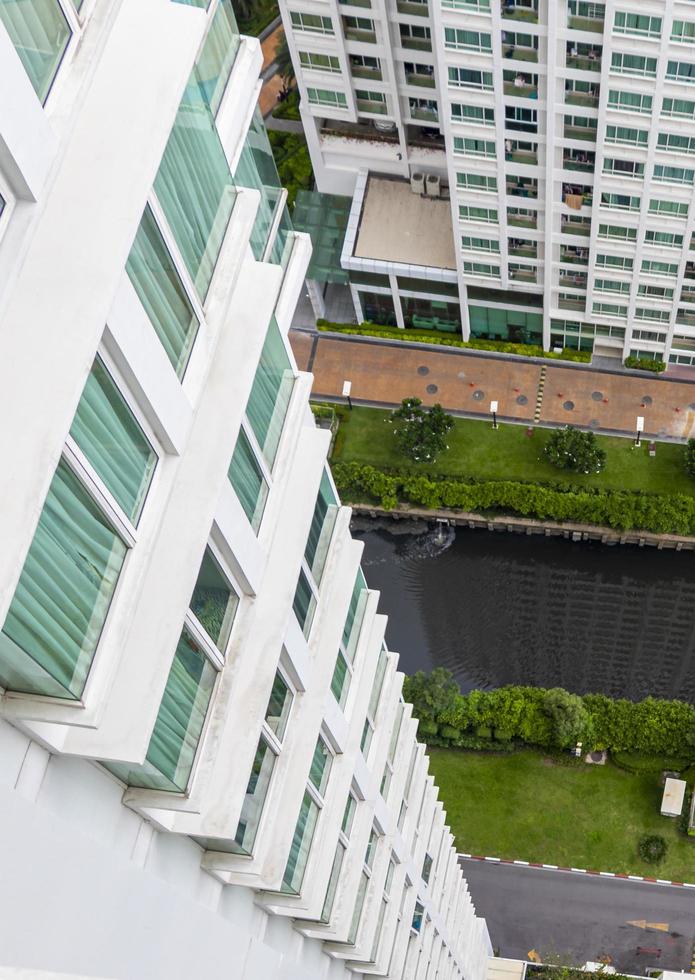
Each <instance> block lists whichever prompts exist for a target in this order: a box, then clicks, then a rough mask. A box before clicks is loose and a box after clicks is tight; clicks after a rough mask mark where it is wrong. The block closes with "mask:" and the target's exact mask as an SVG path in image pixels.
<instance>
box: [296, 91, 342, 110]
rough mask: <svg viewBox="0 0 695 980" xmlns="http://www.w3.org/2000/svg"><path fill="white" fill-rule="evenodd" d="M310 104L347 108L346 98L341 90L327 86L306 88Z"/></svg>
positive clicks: (331, 107) (330, 107)
mask: <svg viewBox="0 0 695 980" xmlns="http://www.w3.org/2000/svg"><path fill="white" fill-rule="evenodd" d="M306 94H307V98H308V99H309V104H310V105H320V106H327V107H328V108H329V109H347V98H346V97H345V94H344V93H343V92H335V91H334V90H333V89H328V88H307V90H306Z"/></svg>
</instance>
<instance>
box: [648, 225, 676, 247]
mask: <svg viewBox="0 0 695 980" xmlns="http://www.w3.org/2000/svg"><path fill="white" fill-rule="evenodd" d="M644 244H645V245H660V246H662V247H663V248H682V247H683V236H682V235H676V234H674V232H672V231H654V230H653V229H650V228H648V229H647V231H646V232H645V233H644Z"/></svg>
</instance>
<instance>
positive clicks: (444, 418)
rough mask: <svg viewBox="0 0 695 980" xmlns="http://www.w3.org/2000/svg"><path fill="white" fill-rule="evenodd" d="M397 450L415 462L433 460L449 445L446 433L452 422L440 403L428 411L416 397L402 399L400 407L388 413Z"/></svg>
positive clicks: (430, 461)
mask: <svg viewBox="0 0 695 980" xmlns="http://www.w3.org/2000/svg"><path fill="white" fill-rule="evenodd" d="M391 422H392V423H395V427H394V430H393V431H394V435H395V437H396V444H397V445H398V449H399V452H401V453H402V454H403V456H406V457H407V458H408V459H411V460H413V462H415V463H434V462H436V460H437V456H438V455H439V454H440V453H441V452H443V450H445V449H448V448H449V447H448V446H447V444H446V436H447V433H448V432H449V430H450V429H451V427H452V426H453V424H454V420H453V418H452V417H451V415H447V414H446V412H445V411H444V410H443V408H442V406H441V405H439V404H436V405H433V406H432V408H430V409H429V410H427V409H425V408H423V407H422V401H421V399H419V398H404V399H403V401H402V402H401V406H400V408H397V409H396V410H395V411H393V412H391Z"/></svg>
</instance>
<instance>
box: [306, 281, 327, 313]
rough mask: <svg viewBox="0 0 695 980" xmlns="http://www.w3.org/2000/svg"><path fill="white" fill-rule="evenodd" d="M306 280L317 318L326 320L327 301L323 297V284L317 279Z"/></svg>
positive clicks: (310, 300)
mask: <svg viewBox="0 0 695 980" xmlns="http://www.w3.org/2000/svg"><path fill="white" fill-rule="evenodd" d="M305 282H306V291H307V293H308V294H309V302H310V303H311V308H312V310H313V311H314V316H315V317H316V319H317V320H324V319H325V318H326V303H325V300H324V298H323V290H322V289H321V284H320V283H319V282H317V281H316V279H306V280H305Z"/></svg>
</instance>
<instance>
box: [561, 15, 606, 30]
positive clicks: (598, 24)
mask: <svg viewBox="0 0 695 980" xmlns="http://www.w3.org/2000/svg"><path fill="white" fill-rule="evenodd" d="M567 26H568V27H571V28H572V30H573V31H590V32H591V33H592V34H603V21H602V20H601V19H600V18H598V19H595V20H594V19H592V18H590V17H572V16H571V15H570V16H569V17H568V18H567Z"/></svg>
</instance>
